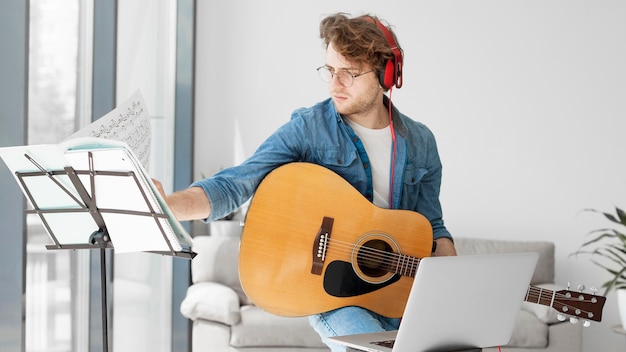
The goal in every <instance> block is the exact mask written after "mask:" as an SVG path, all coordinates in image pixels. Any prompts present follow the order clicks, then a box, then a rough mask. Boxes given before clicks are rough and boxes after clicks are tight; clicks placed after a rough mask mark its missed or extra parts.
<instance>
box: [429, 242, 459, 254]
mask: <svg viewBox="0 0 626 352" xmlns="http://www.w3.org/2000/svg"><path fill="white" fill-rule="evenodd" d="M435 241H436V242H437V249H436V250H435V253H433V257H439V256H446V255H456V248H454V243H453V242H452V240H451V239H449V238H447V237H442V238H438V239H436V240H435Z"/></svg>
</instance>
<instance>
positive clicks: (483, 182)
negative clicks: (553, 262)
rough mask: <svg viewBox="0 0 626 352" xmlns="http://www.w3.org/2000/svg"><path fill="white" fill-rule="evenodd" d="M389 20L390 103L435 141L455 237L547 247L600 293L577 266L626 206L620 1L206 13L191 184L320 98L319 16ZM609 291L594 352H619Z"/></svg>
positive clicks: (560, 277)
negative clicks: (399, 82)
mask: <svg viewBox="0 0 626 352" xmlns="http://www.w3.org/2000/svg"><path fill="white" fill-rule="evenodd" d="M339 11H344V12H349V13H352V14H362V13H365V12H371V13H375V14H377V15H378V16H379V17H382V18H383V19H386V20H388V21H389V22H390V23H391V24H392V25H393V26H394V27H395V30H396V33H397V35H398V37H399V41H400V44H401V45H402V46H403V48H404V51H405V76H404V86H403V87H402V89H400V90H396V91H394V92H393V100H394V102H395V103H396V104H397V106H398V107H399V108H400V109H401V111H403V112H404V113H406V114H407V115H409V116H411V117H413V118H414V119H416V120H419V121H422V122H424V123H426V124H427V125H428V126H430V127H431V129H432V130H433V131H434V132H435V134H436V136H437V137H438V143H439V149H440V153H441V157H442V161H443V163H444V179H443V185H442V196H441V199H442V202H443V206H444V213H445V219H446V222H447V225H448V227H449V229H450V230H451V231H452V232H453V234H455V235H456V236H464V237H487V238H502V239H528V240H543V239H545V240H550V241H554V242H555V243H556V246H557V253H556V254H557V282H558V283H560V284H562V285H567V283H568V282H571V283H572V286H573V287H576V286H577V285H578V284H579V283H583V284H585V285H586V286H587V287H591V286H598V287H599V286H600V285H601V284H602V283H603V282H604V281H605V279H606V275H605V273H604V272H603V271H601V270H600V269H598V268H596V267H595V266H593V265H592V264H590V261H589V260H588V259H587V258H580V257H579V258H573V257H569V254H570V253H572V252H574V251H575V250H576V249H577V248H578V246H579V245H580V244H581V243H582V241H583V239H584V236H585V234H586V233H587V232H588V231H589V230H590V229H592V228H595V227H597V226H603V225H604V222H603V221H601V220H600V219H599V218H598V217H597V216H594V215H592V214H590V213H587V212H584V211H583V209H585V208H599V209H602V210H609V211H610V210H611V209H612V208H613V207H614V206H624V207H626V166H625V164H626V163H624V162H623V160H624V159H623V157H622V151H623V150H624V142H623V134H624V131H625V130H626V116H625V115H626V99H625V97H626V84H625V83H624V82H626V65H624V62H626V22H624V20H623V19H624V15H626V2H624V1H620V0H593V1H592V0H544V1H521V0H520V1H503V0H491V1H490V0H475V1H466V0H457V1H439V0H429V1H384V2H383V1H375V0H368V1H359V2H358V3H357V2H349V1H337V0H318V1H315V2H286V1H278V0H269V1H263V2H255V1H244V0H231V1H224V2H217V1H211V2H204V1H199V2H198V37H197V40H198V45H197V49H198V52H197V62H196V65H197V73H198V76H197V94H198V95H197V97H196V99H197V101H196V106H195V108H196V131H197V134H196V160H195V162H196V177H198V178H199V177H200V174H201V173H202V174H204V175H211V174H213V173H214V172H216V171H217V170H219V169H220V168H222V167H226V166H230V165H233V164H235V163H238V162H240V161H241V160H242V159H243V158H245V157H247V156H249V155H250V154H252V153H253V152H254V150H255V149H256V147H257V146H258V145H259V144H260V143H261V142H262V141H263V140H264V139H265V138H266V137H267V136H268V135H269V134H270V133H271V132H272V131H274V130H275V129H276V128H277V127H278V126H279V125H281V124H282V123H284V122H286V121H287V120H288V119H289V116H290V113H291V111H292V110H293V109H295V108H298V107H300V106H310V105H312V104H313V103H315V102H317V101H319V100H322V99H324V98H326V97H327V90H326V86H325V84H324V83H322V82H321V81H320V80H319V78H318V77H317V75H316V72H315V68H316V67H318V66H320V65H321V64H322V63H323V58H324V52H323V49H322V46H321V41H320V40H319V39H318V25H319V20H320V18H321V17H323V15H325V14H329V13H334V12H339ZM616 324H619V318H618V315H617V307H616V302H615V295H614V294H609V296H608V301H607V305H606V306H605V309H604V319H603V321H602V323H596V324H593V325H592V326H591V327H590V328H587V329H585V334H584V340H585V342H584V343H585V351H600V350H603V351H609V350H618V349H622V348H623V346H624V343H625V341H624V336H620V335H617V334H615V333H613V332H612V331H611V326H613V325H616Z"/></svg>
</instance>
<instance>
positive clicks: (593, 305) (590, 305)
mask: <svg viewBox="0 0 626 352" xmlns="http://www.w3.org/2000/svg"><path fill="white" fill-rule="evenodd" d="M605 302H606V297H603V296H598V295H596V294H595V293H592V294H588V293H584V292H582V291H578V292H576V291H569V290H561V291H556V292H555V295H554V304H553V305H552V308H554V309H555V310H557V311H558V312H559V316H558V318H559V320H565V319H566V317H565V315H567V316H569V317H570V321H571V322H572V323H576V322H578V319H583V320H584V323H583V325H584V326H589V325H590V323H589V321H590V320H593V321H597V322H600V321H602V309H603V308H604V303H605Z"/></svg>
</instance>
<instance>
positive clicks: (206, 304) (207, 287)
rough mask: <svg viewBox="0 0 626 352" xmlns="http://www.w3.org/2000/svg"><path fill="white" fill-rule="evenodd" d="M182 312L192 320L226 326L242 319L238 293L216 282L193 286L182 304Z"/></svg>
mask: <svg viewBox="0 0 626 352" xmlns="http://www.w3.org/2000/svg"><path fill="white" fill-rule="evenodd" d="M180 312H181V313H182V315H183V316H185V317H186V318H188V319H191V320H197V319H205V320H210V321H216V322H219V323H222V324H226V325H233V324H236V323H237V322H239V321H240V319H241V315H240V311H239V297H237V293H235V291H233V290H232V289H231V288H229V287H227V286H224V285H221V284H218V283H214V282H199V283H196V284H193V285H191V286H190V287H189V288H188V289H187V295H185V299H183V301H182V302H181V304H180Z"/></svg>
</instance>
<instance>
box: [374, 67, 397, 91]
mask: <svg viewBox="0 0 626 352" xmlns="http://www.w3.org/2000/svg"><path fill="white" fill-rule="evenodd" d="M394 70H395V65H394V64H393V61H392V60H387V62H386V63H385V69H384V70H382V71H381V72H380V75H379V76H378V80H379V81H380V85H381V86H383V88H385V89H390V88H391V87H392V86H393V85H394V84H395V78H396V75H395V72H394Z"/></svg>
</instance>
